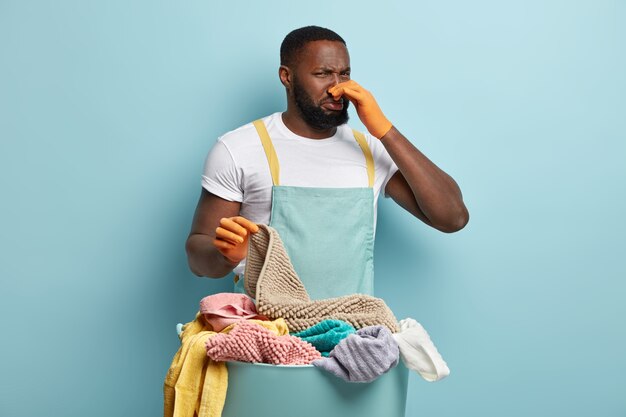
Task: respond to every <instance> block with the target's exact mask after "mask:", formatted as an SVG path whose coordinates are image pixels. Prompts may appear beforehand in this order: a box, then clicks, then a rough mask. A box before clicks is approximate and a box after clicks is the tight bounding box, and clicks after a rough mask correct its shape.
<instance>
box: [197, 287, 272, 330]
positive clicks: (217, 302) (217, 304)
mask: <svg viewBox="0 0 626 417" xmlns="http://www.w3.org/2000/svg"><path fill="white" fill-rule="evenodd" d="M200 312H201V313H202V315H203V316H204V318H205V320H206V321H207V323H209V324H210V325H211V327H213V331H216V332H221V331H222V330H223V329H224V328H225V327H227V326H228V325H230V324H233V323H235V322H237V321H239V320H248V319H255V320H268V318H267V317H265V316H262V315H260V314H258V313H257V311H256V307H255V305H254V302H253V301H252V300H251V299H250V297H248V296H246V295H244V294H237V293H230V292H222V293H219V294H213V295H209V296H207V297H204V298H203V299H202V300H200Z"/></svg>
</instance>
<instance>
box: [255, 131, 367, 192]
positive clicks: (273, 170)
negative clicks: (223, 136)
mask: <svg viewBox="0 0 626 417" xmlns="http://www.w3.org/2000/svg"><path fill="white" fill-rule="evenodd" d="M252 124H253V125H254V127H255V128H256V131H257V133H258V134H259V137H260V138H261V144H262V145H263V150H264V151H265V157H266V158H267V163H268V164H269V166H270V174H271V175H272V184H273V185H280V166H279V164H278V156H276V150H275V149H274V144H273V143H272V140H271V139H270V135H269V133H267V128H266V127H265V123H263V120H261V119H259V120H255V121H254V122H252ZM352 133H353V134H354V139H356V141H357V143H358V144H359V146H360V147H361V151H362V152H363V156H364V157H365V166H366V168H367V183H368V187H370V188H372V187H373V186H374V172H375V171H374V157H373V156H372V151H371V150H370V147H369V145H368V144H367V140H365V135H363V133H361V132H358V131H356V130H354V129H352Z"/></svg>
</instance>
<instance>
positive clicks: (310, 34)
mask: <svg viewBox="0 0 626 417" xmlns="http://www.w3.org/2000/svg"><path fill="white" fill-rule="evenodd" d="M313 41H336V42H341V43H343V44H344V45H345V44H346V41H344V40H343V38H342V37H341V36H339V35H338V34H336V33H335V32H333V31H332V30H330V29H326V28H322V27H319V26H305V27H301V28H299V29H295V30H292V31H291V32H289V34H287V36H285V39H283V43H281V44H280V65H286V66H289V65H290V64H292V63H293V62H294V59H295V58H296V55H297V54H298V52H299V51H300V49H302V48H303V47H304V46H305V45H306V44H307V43H309V42H313Z"/></svg>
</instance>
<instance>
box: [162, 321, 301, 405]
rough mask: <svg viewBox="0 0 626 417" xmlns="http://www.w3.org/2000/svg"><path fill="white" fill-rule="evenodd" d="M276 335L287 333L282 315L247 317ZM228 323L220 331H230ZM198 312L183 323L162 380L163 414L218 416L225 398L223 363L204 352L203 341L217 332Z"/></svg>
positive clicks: (225, 373) (232, 325)
mask: <svg viewBox="0 0 626 417" xmlns="http://www.w3.org/2000/svg"><path fill="white" fill-rule="evenodd" d="M248 321H251V322H253V323H256V324H259V325H261V326H263V327H265V328H266V329H268V330H269V331H271V332H272V333H274V334H276V335H277V336H284V335H287V334H289V329H288V327H287V323H285V321H284V320H283V319H282V318H279V319H277V320H273V321H264V320H248ZM236 325H237V323H234V324H231V325H230V326H228V327H226V328H224V330H222V331H221V332H220V333H230V331H231V330H232V329H233V328H234V327H235V326H236ZM210 328H211V327H210V326H208V325H205V322H204V320H203V318H202V315H201V314H200V313H198V314H196V318H195V320H194V321H192V322H189V323H187V324H185V325H184V326H183V332H182V333H181V335H180V339H181V346H180V348H179V349H178V351H177V352H176V355H174V359H173V360H172V364H171V365H170V369H169V370H168V372H167V375H166V377H165V382H164V384H163V395H164V401H163V415H164V417H194V416H198V417H220V416H221V415H222V410H223V409H224V402H225V401H226V391H227V389H228V370H227V368H226V363H224V362H215V361H212V360H211V359H210V358H208V357H207V355H206V347H205V343H206V341H207V340H208V339H209V338H210V337H212V336H214V335H216V334H217V333H216V332H213V331H210V330H207V329H210Z"/></svg>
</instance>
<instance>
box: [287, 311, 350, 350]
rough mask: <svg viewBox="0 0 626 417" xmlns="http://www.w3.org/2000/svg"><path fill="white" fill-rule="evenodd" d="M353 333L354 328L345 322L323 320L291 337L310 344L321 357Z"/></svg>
mask: <svg viewBox="0 0 626 417" xmlns="http://www.w3.org/2000/svg"><path fill="white" fill-rule="evenodd" d="M354 332H355V330H354V327H352V326H351V325H350V324H349V323H346V322H345V321H342V320H324V321H320V322H319V323H317V324H316V325H315V326H312V327H309V328H308V329H305V330H302V331H301V332H298V333H292V335H293V336H296V337H299V338H300V339H302V340H304V341H305V342H309V343H310V344H312V345H313V346H314V347H315V349H317V350H318V351H319V352H320V353H321V354H322V356H328V354H329V353H330V351H331V350H333V349H334V348H335V346H337V344H338V343H339V342H341V341H342V340H343V339H345V338H346V337H348V336H349V335H351V334H352V333H354Z"/></svg>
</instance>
